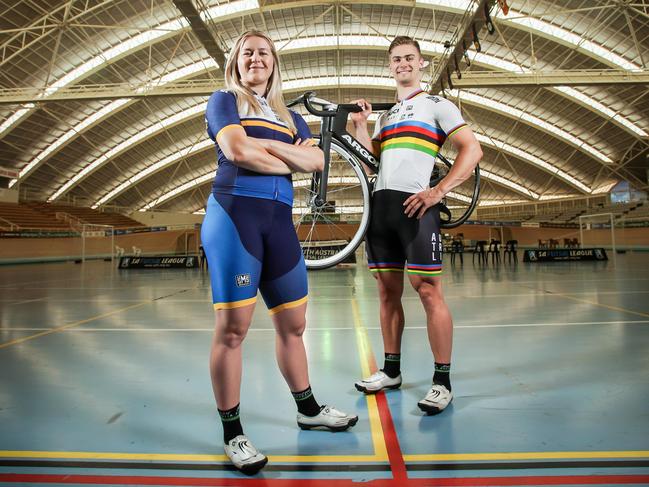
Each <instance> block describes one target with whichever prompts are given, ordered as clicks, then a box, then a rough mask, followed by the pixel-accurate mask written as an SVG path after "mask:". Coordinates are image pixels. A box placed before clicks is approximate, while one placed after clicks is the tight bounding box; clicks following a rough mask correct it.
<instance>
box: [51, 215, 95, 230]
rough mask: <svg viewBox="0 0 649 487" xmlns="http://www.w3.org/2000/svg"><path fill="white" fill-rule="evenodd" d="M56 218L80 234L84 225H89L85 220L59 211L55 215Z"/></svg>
mask: <svg viewBox="0 0 649 487" xmlns="http://www.w3.org/2000/svg"><path fill="white" fill-rule="evenodd" d="M54 216H55V217H56V219H57V220H61V221H63V222H65V223H68V224H69V225H70V228H72V229H73V230H76V231H79V232H81V231H82V230H83V226H84V225H87V224H88V222H84V221H83V220H81V219H79V218H77V217H76V216H73V215H70V214H69V213H66V212H64V211H57V212H56V213H55V214H54Z"/></svg>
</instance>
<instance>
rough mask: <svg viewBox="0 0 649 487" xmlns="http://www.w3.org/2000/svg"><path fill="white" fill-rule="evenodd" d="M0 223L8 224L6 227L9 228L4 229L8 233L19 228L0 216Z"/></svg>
mask: <svg viewBox="0 0 649 487" xmlns="http://www.w3.org/2000/svg"><path fill="white" fill-rule="evenodd" d="M0 223H4V224H8V225H9V228H8V229H6V230H9V231H13V230H18V228H20V227H19V226H18V225H16V224H15V223H13V222H10V221H9V220H7V219H6V218H2V217H1V216H0ZM1 228H5V227H4V226H2V227H1Z"/></svg>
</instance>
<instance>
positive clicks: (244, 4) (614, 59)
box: [0, 0, 646, 138]
mask: <svg viewBox="0 0 649 487" xmlns="http://www.w3.org/2000/svg"><path fill="white" fill-rule="evenodd" d="M368 3H373V2H368ZM396 3H399V2H398V1H397V2H396ZM469 4H470V2H469V1H468V0H423V1H421V0H420V1H417V2H415V5H416V6H419V7H423V8H435V9H440V10H449V11H452V12H456V13H457V12H464V11H465V10H466V9H467V7H468V6H469ZM407 5H411V3H410V2H408V3H407ZM293 6H295V5H292V4H291V3H290V2H285V3H280V4H277V5H274V6H272V7H269V6H266V7H264V10H275V9H284V8H291V7H293ZM257 11H259V3H258V1H257V0H237V1H234V2H230V3H227V4H224V5H219V6H216V7H212V8H211V9H208V10H207V11H204V12H202V13H201V17H202V18H203V19H204V20H208V19H209V20H212V21H220V20H225V19H227V18H229V17H234V16H243V15H246V14H251V13H253V12H257ZM510 12H512V14H514V13H516V14H519V13H518V12H515V11H511V10H510ZM519 15H520V14H519ZM502 20H503V22H505V23H507V22H510V23H511V25H514V26H516V27H519V28H524V29H526V30H528V31H530V30H533V31H534V32H538V33H539V34H540V35H543V36H544V37H546V38H549V39H551V40H553V41H555V42H559V43H561V44H564V45H570V46H571V47H575V48H576V49H579V50H580V51H582V52H584V53H585V54H587V55H590V56H592V57H595V58H597V59H605V60H608V62H607V64H611V63H613V64H612V65H614V66H619V67H622V68H623V69H628V68H627V65H630V66H632V68H631V69H637V68H639V67H638V66H637V65H635V64H633V63H630V62H629V61H626V60H624V58H621V57H620V56H618V55H617V54H615V53H614V52H612V51H610V50H608V49H606V48H605V47H603V46H599V45H598V44H595V43H592V42H590V41H583V40H581V38H580V37H579V36H576V35H575V34H572V33H571V32H569V31H567V30H565V29H562V28H560V27H557V26H554V25H552V24H550V23H548V22H545V21H542V20H539V19H529V20H534V21H535V22H527V21H525V20H526V17H523V18H520V19H506V20H505V19H504V18H503V19H502ZM512 20H517V21H518V20H520V22H512ZM188 28H189V24H188V22H187V21H186V20H185V19H184V18H183V17H179V18H178V19H175V20H172V21H169V22H166V23H164V24H161V25H160V26H157V27H156V28H154V29H150V30H148V31H145V32H143V33H140V34H138V35H137V36H135V37H133V38H131V39H129V40H128V41H125V42H124V43H119V44H117V45H116V46H113V47H111V48H109V49H108V50H106V51H104V52H103V53H101V54H100V55H98V56H95V57H94V58H92V59H90V60H88V61H86V62H84V63H83V64H82V65H80V66H78V67H76V68H74V69H73V70H72V71H70V72H69V73H68V74H66V75H65V76H63V77H62V78H60V79H59V80H57V81H56V82H55V83H54V84H53V85H51V87H52V88H54V91H56V90H57V89H59V88H60V87H61V86H67V85H71V84H74V83H76V82H78V81H80V80H81V79H83V78H84V77H86V76H88V75H89V74H91V73H92V72H94V71H96V70H98V69H99V68H100V67H103V66H105V65H107V64H108V63H110V62H112V61H114V60H116V59H118V58H119V57H122V56H125V55H126V54H127V52H126V50H123V49H124V48H123V47H121V46H122V45H127V44H129V43H130V44H131V47H130V48H129V49H128V53H131V52H133V51H135V50H138V49H139V48H145V47H148V46H149V45H150V44H151V43H153V42H156V41H158V40H161V39H162V38H163V37H168V36H173V35H175V34H176V33H177V32H179V31H181V30H184V29H188ZM160 31H162V33H160ZM134 39H138V42H137V43H135V45H133V44H134V43H133V40H134ZM580 41H581V42H580ZM602 55H603V57H602ZM625 63H627V64H625ZM516 71H518V69H517V70H516ZM60 83H64V84H63V85H61V84H60ZM33 108H34V106H33V105H32V106H29V105H25V106H23V107H22V108H21V109H19V110H17V111H16V112H15V113H14V114H13V115H11V116H10V117H9V118H8V119H7V120H5V121H4V122H3V123H2V124H1V125H0V138H2V137H3V134H4V133H6V132H7V131H8V130H10V129H11V128H12V127H13V126H14V125H16V124H17V123H19V122H20V121H21V120H23V119H24V118H25V117H27V116H28V115H29V114H30V113H31V112H32V110H33ZM644 136H646V134H645V135H644Z"/></svg>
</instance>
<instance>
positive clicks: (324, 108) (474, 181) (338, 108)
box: [288, 92, 480, 269]
mask: <svg viewBox="0 0 649 487" xmlns="http://www.w3.org/2000/svg"><path fill="white" fill-rule="evenodd" d="M299 103H303V104H304V106H305V108H306V109H307V111H308V112H309V113H311V114H312V115H315V116H316V117H319V118H320V119H321V124H320V134H319V136H318V137H316V139H318V141H319V146H320V148H321V149H322V151H323V152H324V156H325V161H324V168H323V170H322V172H317V173H308V174H306V173H294V174H293V192H294V202H293V221H294V225H295V230H296V232H297V235H298V238H299V240H300V245H301V247H302V252H303V253H304V259H305V262H306V266H307V268H308V269H326V268H328V267H332V266H334V265H336V264H339V263H341V262H343V261H344V260H345V259H347V258H349V257H350V256H351V255H352V254H353V252H354V251H355V250H356V249H357V247H358V246H359V245H360V243H361V242H362V241H363V239H364V237H365V232H366V231H367V227H368V226H369V222H370V212H371V208H370V200H371V196H372V189H371V188H372V184H373V182H374V179H375V178H376V173H377V172H378V160H377V159H376V158H375V157H374V155H372V154H371V153H370V152H369V151H368V150H367V149H366V148H365V147H363V145H362V144H361V143H360V142H358V140H356V139H355V138H354V137H353V136H352V135H351V134H350V133H349V132H347V130H346V125H347V119H348V116H349V114H350V113H352V112H359V111H361V108H360V107H359V106H358V105H355V104H334V103H330V102H328V101H326V100H322V99H319V98H317V97H316V96H315V93H314V92H306V93H304V94H303V95H301V96H300V97H298V98H296V99H295V100H293V101H291V102H290V103H289V104H288V106H294V105H297V104H299ZM393 106H394V103H377V104H372V109H373V111H375V112H376V111H385V110H390V109H391V108H392V107H393ZM317 107H319V108H317ZM362 164H365V165H366V166H367V167H368V168H370V170H371V172H372V174H370V175H369V176H368V175H367V174H366V172H365V170H364V169H363V165H362ZM451 167H452V162H451V161H449V160H448V159H447V158H446V157H444V156H443V155H441V154H439V153H438V154H437V159H436V163H435V168H434V170H433V174H432V176H431V182H430V185H431V187H432V186H434V185H436V184H437V183H438V182H439V181H441V180H442V179H443V178H444V176H446V174H447V173H448V171H449V170H450V168H451ZM462 187H463V188H464V192H465V193H467V194H462V193H459V192H456V193H455V194H454V195H453V196H454V199H455V200H459V201H460V204H459V205H455V206H454V205H451V206H449V205H447V204H446V201H443V202H442V203H440V216H441V218H442V222H441V227H442V228H455V227H457V226H459V225H461V224H462V223H464V222H465V221H466V220H467V218H468V217H469V216H470V215H471V213H472V212H473V210H474V208H475V206H476V204H477V202H478V196H479V192H480V169H479V167H478V166H476V169H475V171H474V173H473V175H472V177H471V178H470V181H468V182H465V183H464V185H463V186H462ZM467 188H469V189H468V190H467Z"/></svg>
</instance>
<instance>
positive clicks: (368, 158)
mask: <svg viewBox="0 0 649 487" xmlns="http://www.w3.org/2000/svg"><path fill="white" fill-rule="evenodd" d="M309 95H310V93H306V94H305V95H304V101H305V106H306V108H307V110H308V111H309V112H310V113H312V114H313V115H316V116H317V117H320V118H321V119H322V121H321V123H320V148H321V149H322V151H323V152H324V154H325V165H324V169H323V170H322V172H321V173H316V174H315V175H314V176H315V177H314V178H313V180H312V182H311V191H313V192H314V193H316V189H317V196H316V198H315V201H313V204H315V205H316V206H318V207H319V206H322V205H324V204H325V203H326V196H327V180H328V176H329V157H330V149H331V141H332V139H333V140H335V141H336V142H338V143H339V144H340V145H342V146H343V147H344V148H345V149H347V150H348V151H349V152H351V153H352V155H354V156H355V157H356V158H357V159H358V161H360V162H361V163H362V164H365V165H366V166H367V167H369V168H370V169H371V170H372V171H373V172H375V173H376V172H378V168H379V162H378V161H377V159H376V157H374V154H372V153H371V152H370V151H369V150H367V149H366V148H365V147H364V146H363V145H362V144H361V143H360V142H359V141H358V140H356V138H355V137H354V136H353V135H352V134H350V133H349V132H348V131H347V128H346V127H347V118H348V116H349V114H350V113H352V112H360V111H361V108H360V107H359V106H358V105H353V104H341V105H337V108H336V109H335V110H325V111H321V110H316V109H314V108H313V106H311V105H310V104H309V102H308V100H309ZM393 106H394V103H377V104H376V105H373V106H372V108H374V109H375V110H377V111H384V110H390V109H391V108H392V107H393ZM351 162H353V163H354V164H356V161H355V160H352V161H351ZM361 169H363V168H362V167H361ZM316 185H318V187H317V188H316V187H315V186H316Z"/></svg>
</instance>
